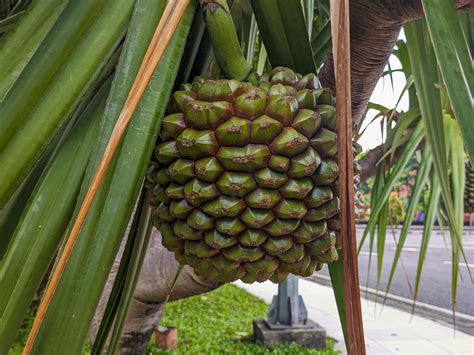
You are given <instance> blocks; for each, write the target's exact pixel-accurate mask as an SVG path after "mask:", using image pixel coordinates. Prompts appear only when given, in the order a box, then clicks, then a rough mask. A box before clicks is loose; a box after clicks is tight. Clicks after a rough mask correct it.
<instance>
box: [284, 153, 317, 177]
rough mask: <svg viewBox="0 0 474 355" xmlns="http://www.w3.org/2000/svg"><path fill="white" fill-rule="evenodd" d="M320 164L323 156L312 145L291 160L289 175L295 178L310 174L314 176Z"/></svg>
mask: <svg viewBox="0 0 474 355" xmlns="http://www.w3.org/2000/svg"><path fill="white" fill-rule="evenodd" d="M320 165H321V157H320V156H319V154H318V153H317V152H316V151H315V150H314V149H313V148H311V147H310V148H308V149H307V150H306V151H304V152H303V153H301V154H300V155H298V156H296V157H294V158H293V159H292V160H291V164H290V170H289V171H288V176H289V177H290V178H294V179H299V178H304V177H308V176H311V177H313V176H314V173H315V172H316V170H317V169H318V168H319V167H320Z"/></svg>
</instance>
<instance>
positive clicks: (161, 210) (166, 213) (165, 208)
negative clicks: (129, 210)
mask: <svg viewBox="0 0 474 355" xmlns="http://www.w3.org/2000/svg"><path fill="white" fill-rule="evenodd" d="M154 214H155V216H156V218H157V219H158V220H162V221H165V222H173V221H174V220H175V219H176V217H174V216H172V215H171V213H170V207H169V205H168V204H166V203H164V202H162V203H160V204H159V205H158V207H157V208H156V210H155V213H154Z"/></svg>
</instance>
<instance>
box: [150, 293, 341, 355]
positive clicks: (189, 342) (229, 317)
mask: <svg viewBox="0 0 474 355" xmlns="http://www.w3.org/2000/svg"><path fill="white" fill-rule="evenodd" d="M267 311H268V305H267V304H265V303H264V302H263V301H261V300H259V299H258V298H256V297H255V296H253V295H251V294H249V293H247V292H245V291H244V290H242V289H240V288H238V287H236V286H234V285H225V286H222V287H220V288H219V289H217V290H215V291H213V292H209V293H206V294H203V295H200V296H195V297H191V298H188V299H185V300H181V301H176V302H172V303H169V304H167V305H166V308H165V313H164V317H163V318H162V320H161V322H160V325H163V326H169V327H171V326H173V327H176V328H177V329H178V347H177V349H176V350H175V351H172V352H167V351H163V350H160V349H157V348H156V347H155V346H154V345H153V344H154V339H152V340H151V341H150V343H149V346H148V350H149V352H150V353H151V354H267V353H270V351H268V350H267V349H265V348H264V347H263V346H262V345H261V344H259V343H256V342H254V341H253V340H252V320H253V319H257V318H265V316H266V314H267ZM327 346H328V349H327V350H321V351H317V350H312V349H304V348H300V347H298V346H296V345H295V344H290V345H286V346H281V347H278V348H276V349H274V350H273V351H272V352H271V353H272V354H285V355H286V354H321V355H322V354H324V355H326V354H327V355H330V354H336V353H337V352H336V351H334V350H333V343H332V342H331V341H328V344H327Z"/></svg>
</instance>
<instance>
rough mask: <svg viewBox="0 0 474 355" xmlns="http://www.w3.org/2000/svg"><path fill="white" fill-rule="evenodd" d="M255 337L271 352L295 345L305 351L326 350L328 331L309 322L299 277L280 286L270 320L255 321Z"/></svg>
mask: <svg viewBox="0 0 474 355" xmlns="http://www.w3.org/2000/svg"><path fill="white" fill-rule="evenodd" d="M253 330H254V337H255V338H256V339H258V340H259V341H261V342H262V343H263V345H265V346H266V347H267V348H270V349H271V348H273V347H274V346H276V345H279V344H284V343H289V342H295V343H297V344H298V345H300V346H303V347H310V348H323V347H324V346H325V342H326V331H325V330H324V329H323V328H321V326H319V325H318V324H316V323H314V322H313V321H311V320H309V319H308V312H307V310H306V306H305V304H304V302H303V297H302V296H300V295H299V294H298V277H297V276H293V275H290V276H289V277H288V279H287V280H286V281H285V282H282V283H280V284H279V285H278V294H277V295H276V296H273V300H272V304H271V305H270V310H269V311H268V317H267V319H260V320H254V322H253Z"/></svg>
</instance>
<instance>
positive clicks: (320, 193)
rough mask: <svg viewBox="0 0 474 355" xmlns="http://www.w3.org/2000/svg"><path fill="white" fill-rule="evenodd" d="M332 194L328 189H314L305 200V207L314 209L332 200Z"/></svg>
mask: <svg viewBox="0 0 474 355" xmlns="http://www.w3.org/2000/svg"><path fill="white" fill-rule="evenodd" d="M333 196H334V194H333V192H332V190H331V188H330V187H327V186H321V187H315V188H314V189H312V190H311V193H310V194H309V195H308V197H307V198H306V199H305V203H306V206H308V207H309V208H316V207H319V206H321V205H322V204H324V203H326V202H328V201H330V200H332V198H333Z"/></svg>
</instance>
